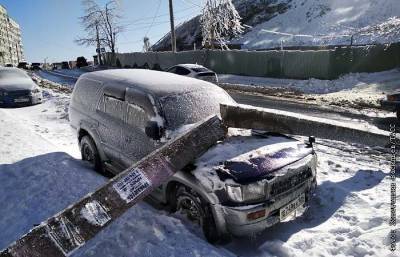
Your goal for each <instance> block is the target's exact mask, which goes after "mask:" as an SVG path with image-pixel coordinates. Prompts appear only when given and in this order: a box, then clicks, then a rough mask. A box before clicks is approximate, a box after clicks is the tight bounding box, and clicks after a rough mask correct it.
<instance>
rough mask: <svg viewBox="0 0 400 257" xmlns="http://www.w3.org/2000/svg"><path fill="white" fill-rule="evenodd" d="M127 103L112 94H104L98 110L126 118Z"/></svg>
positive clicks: (117, 117) (112, 115)
mask: <svg viewBox="0 0 400 257" xmlns="http://www.w3.org/2000/svg"><path fill="white" fill-rule="evenodd" d="M124 106H125V103H124V102H123V101H121V100H119V99H117V98H114V97H112V96H107V95H103V97H102V99H101V101H100V102H99V105H98V107H97V108H98V110H100V111H101V112H104V113H106V114H108V115H110V116H111V117H114V118H116V119H119V120H123V119H124Z"/></svg>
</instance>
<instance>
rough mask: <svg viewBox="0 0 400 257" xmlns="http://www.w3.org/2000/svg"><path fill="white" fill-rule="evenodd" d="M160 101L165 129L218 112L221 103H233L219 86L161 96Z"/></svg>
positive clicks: (172, 128)
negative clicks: (165, 124)
mask: <svg viewBox="0 0 400 257" xmlns="http://www.w3.org/2000/svg"><path fill="white" fill-rule="evenodd" d="M160 102H161V106H162V110H163V112H164V117H165V119H166V122H167V129H171V130H174V129H177V128H179V127H181V126H183V125H186V124H192V123H196V122H198V121H200V120H202V119H205V118H207V117H208V116H210V115H213V114H219V112H220V109H219V105H220V104H221V103H222V104H235V101H234V100H233V99H232V98H231V97H230V96H229V95H228V94H227V93H226V92H225V91H223V90H222V89H220V88H216V89H212V90H198V91H193V92H186V93H183V94H177V95H169V96H165V97H163V98H161V99H160Z"/></svg>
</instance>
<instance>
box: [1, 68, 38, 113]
mask: <svg viewBox="0 0 400 257" xmlns="http://www.w3.org/2000/svg"><path fill="white" fill-rule="evenodd" d="M42 98H43V95H42V91H41V90H40V88H39V87H38V86H37V85H36V84H35V82H33V80H32V79H31V77H29V76H28V74H26V72H25V71H23V70H20V69H18V68H0V105H1V106H15V105H29V104H38V103H41V102H42Z"/></svg>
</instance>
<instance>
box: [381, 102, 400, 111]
mask: <svg viewBox="0 0 400 257" xmlns="http://www.w3.org/2000/svg"><path fill="white" fill-rule="evenodd" d="M381 107H382V109H384V110H387V111H391V112H395V111H398V110H400V101H388V100H381Z"/></svg>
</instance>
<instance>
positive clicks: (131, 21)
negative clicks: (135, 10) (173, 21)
mask: <svg viewBox="0 0 400 257" xmlns="http://www.w3.org/2000/svg"><path fill="white" fill-rule="evenodd" d="M194 8H195V6H191V7H189V8H185V9H181V10H178V11H176V12H175V13H182V12H185V11H187V10H191V9H194ZM166 16H169V13H167V14H160V15H156V16H152V17H143V18H139V19H134V20H127V21H128V22H129V23H128V24H127V25H128V26H129V25H134V24H136V23H137V22H139V23H140V22H141V21H143V20H152V19H154V18H160V17H166Z"/></svg>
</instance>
